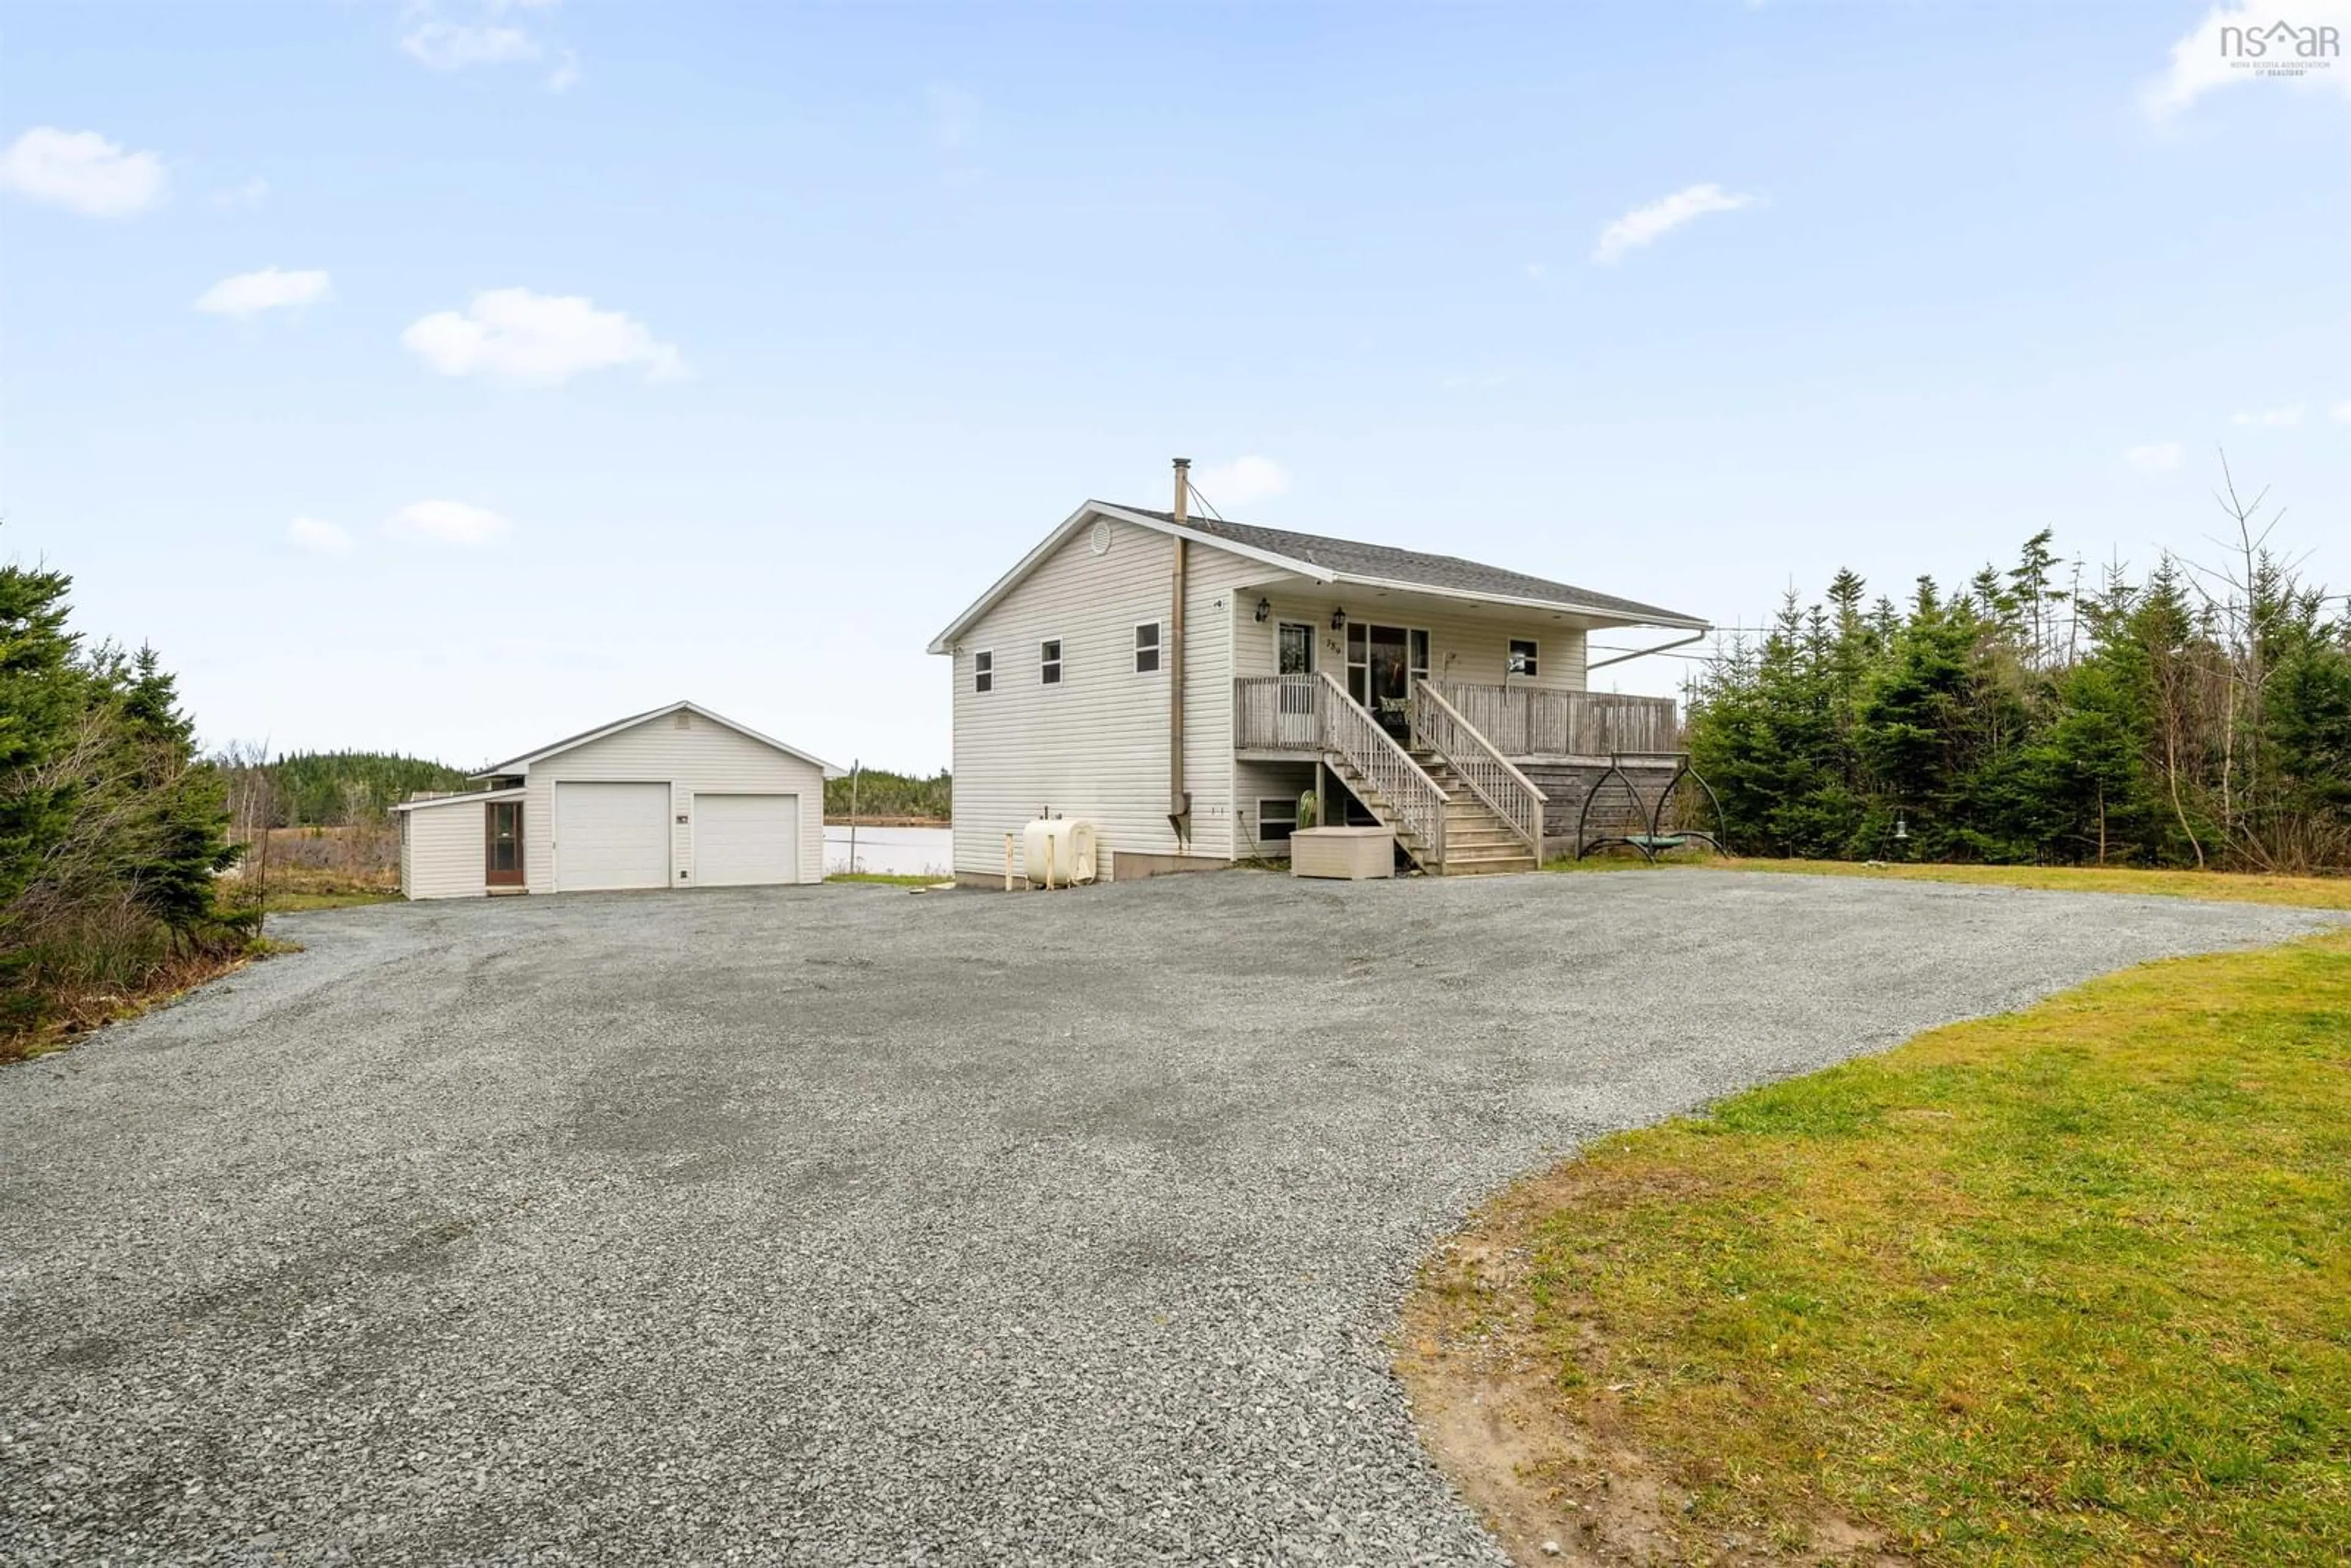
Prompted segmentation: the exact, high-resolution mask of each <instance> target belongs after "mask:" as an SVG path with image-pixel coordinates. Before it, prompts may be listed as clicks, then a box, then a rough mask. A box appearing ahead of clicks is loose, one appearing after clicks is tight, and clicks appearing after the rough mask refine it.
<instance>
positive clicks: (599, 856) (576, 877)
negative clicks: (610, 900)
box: [555, 784, 670, 893]
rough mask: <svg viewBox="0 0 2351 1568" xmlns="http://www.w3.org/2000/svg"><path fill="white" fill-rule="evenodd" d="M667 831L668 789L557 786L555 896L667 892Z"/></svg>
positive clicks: (644, 786) (661, 785)
mask: <svg viewBox="0 0 2351 1568" xmlns="http://www.w3.org/2000/svg"><path fill="white" fill-rule="evenodd" d="M669 831H670V827H669V786H668V785H666V784H558V785H556V787H555V886H556V890H557V891H558V892H559V893H587V892H590V891H591V890H593V889H596V888H609V887H667V886H668V885H669V882H670V874H669V842H670V838H669Z"/></svg>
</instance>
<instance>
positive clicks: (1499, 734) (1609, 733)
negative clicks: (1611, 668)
mask: <svg viewBox="0 0 2351 1568" xmlns="http://www.w3.org/2000/svg"><path fill="white" fill-rule="evenodd" d="M1428 684H1429V685H1431V686H1433V687H1435V688H1436V689H1437V693H1438V694H1439V695H1442V696H1443V697H1444V698H1445V700H1446V701H1447V702H1448V703H1450V704H1451V705H1452V706H1453V708H1454V711H1455V712H1456V713H1457V714H1458V716H1460V717H1461V718H1462V719H1463V720H1464V721H1465V722H1467V723H1468V726H1469V727H1471V728H1472V729H1475V730H1477V731H1478V732H1479V734H1480V735H1483V736H1484V737H1486V738H1487V739H1488V740H1489V741H1491V742H1493V744H1494V749H1495V750H1497V751H1499V752H1500V753H1502V754H1503V755H1504V756H1505V757H1609V756H1613V755H1615V754H1616V753H1619V752H1625V753H1632V752H1643V751H1652V752H1670V751H1677V750H1679V749H1680V739H1681V727H1680V726H1679V725H1678V724H1677V722H1676V719H1675V715H1674V699H1673V698H1671V697H1633V696H1617V695H1611V694H1607V693H1603V692H1557V691H1545V690H1542V689H1541V688H1540V687H1536V686H1489V685H1474V684H1472V683H1470V682H1468V681H1431V682H1429V683H1428Z"/></svg>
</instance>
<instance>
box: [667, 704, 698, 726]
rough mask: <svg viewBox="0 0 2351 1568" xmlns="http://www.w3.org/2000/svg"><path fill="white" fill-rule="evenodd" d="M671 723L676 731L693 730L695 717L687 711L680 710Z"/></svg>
mask: <svg viewBox="0 0 2351 1568" xmlns="http://www.w3.org/2000/svg"><path fill="white" fill-rule="evenodd" d="M669 722H670V726H671V727H672V728H674V729H692V728H693V727H694V716H693V715H692V714H690V713H688V712H687V711H686V710H685V709H684V708H680V709H678V710H677V716H676V717H675V718H673V719H671V720H670V721H669Z"/></svg>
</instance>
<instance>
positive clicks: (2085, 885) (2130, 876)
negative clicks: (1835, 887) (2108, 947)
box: [1543, 852, 2351, 909]
mask: <svg viewBox="0 0 2351 1568" xmlns="http://www.w3.org/2000/svg"><path fill="white" fill-rule="evenodd" d="M1658 864H1659V865H1660V866H1662V867H1671V868H1675V869H1687V870H1691V871H1760V872H1777V873H1792V874H1795V875H1802V876H1857V877H1880V878H1884V879H1886V880H1888V881H1894V882H1959V883H1975V884H1977V885H1980V886H1993V887H2029V888H2040V889H2043V890H2044V891H2047V892H2051V893H2140V894H2158V895H2160V896H2163V897H2168V898H2213V899H2220V900H2223V901H2226V902H2231V903H2243V904H2293V905H2297V906H2300V907H2303V908H2307V909H2351V877H2342V876H2262V875H2256V874H2253V873H2243V872H2220V871H2134V870H2127V869H2125V868H2123V867H2119V866H2049V865H1865V864H1863V863H1860V862H1855V861H1792V860H1729V859H1724V858H1721V857H1719V856H1712V855H1705V854H1701V853H1698V852H1691V853H1689V854H1687V855H1685V854H1679V853H1677V854H1674V855H1671V856H1668V857H1667V859H1665V860H1663V861H1661V862H1658ZM1543 869H1544V870H1545V871H1639V870H1641V869H1643V864H1642V862H1641V860H1640V858H1639V857H1638V856H1636V855H1610V856H1606V857H1602V856H1593V857H1592V858H1590V859H1588V860H1581V861H1553V862H1551V863H1550V864H1548V865H1546V866H1545V867H1544V868H1543Z"/></svg>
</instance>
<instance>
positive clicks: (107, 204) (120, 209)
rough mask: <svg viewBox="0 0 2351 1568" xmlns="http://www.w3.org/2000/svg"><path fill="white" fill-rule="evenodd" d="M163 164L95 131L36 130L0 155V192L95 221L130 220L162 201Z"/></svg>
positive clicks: (51, 127) (37, 127) (38, 127)
mask: <svg viewBox="0 0 2351 1568" xmlns="http://www.w3.org/2000/svg"><path fill="white" fill-rule="evenodd" d="M163 185H164V179H163V161H162V159H161V158H158V157H157V156H155V154H153V153H152V152H125V151H123V149H121V148H120V147H118V146H116V145H115V144H114V143H113V142H111V141H108V140H107V139H106V138H105V137H103V136H100V135H99V133H98V132H97V131H59V130H58V129H57V127H56V126H54V125H37V126H35V127H34V128H33V129H32V130H30V131H26V132H25V134H24V135H22V136H19V137H18V138H16V141H14V142H13V143H11V144H10V145H9V148H8V150H7V151H6V152H0V186H5V188H7V189H8V190H11V191H14V192H16V193H17V194H18V195H20V196H23V197H26V199H27V200H30V201H36V202H47V203H48V204H50V205H52V206H58V207H70V208H71V209H73V210H74V211H75V212H78V213H82V214H87V215H89V216H90V217H94V218H120V217H128V216H130V215H131V214H132V213H138V212H144V211H145V210H146V209H148V208H149V207H152V206H153V205H155V204H157V203H159V202H161V201H162V199H163Z"/></svg>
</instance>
